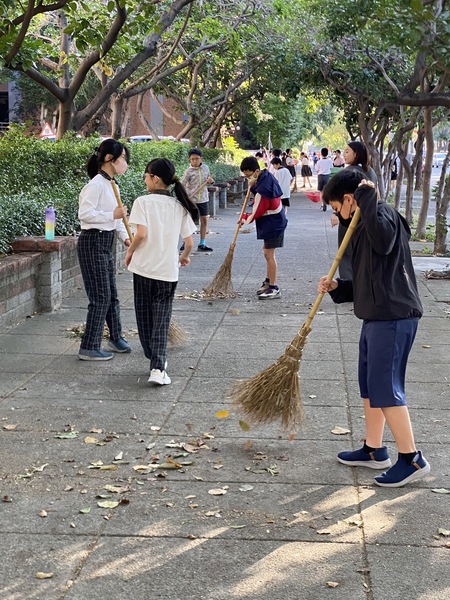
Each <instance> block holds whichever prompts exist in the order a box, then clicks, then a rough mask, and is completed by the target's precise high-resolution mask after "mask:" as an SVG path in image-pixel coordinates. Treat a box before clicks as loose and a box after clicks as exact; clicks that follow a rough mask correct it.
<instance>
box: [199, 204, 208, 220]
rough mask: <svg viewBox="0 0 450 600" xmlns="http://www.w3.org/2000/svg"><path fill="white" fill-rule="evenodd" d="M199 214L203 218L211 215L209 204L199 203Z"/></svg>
mask: <svg viewBox="0 0 450 600" xmlns="http://www.w3.org/2000/svg"><path fill="white" fill-rule="evenodd" d="M196 206H197V208H198V214H199V215H200V216H201V217H207V216H208V215H209V202H199V203H198V204H197V205H196Z"/></svg>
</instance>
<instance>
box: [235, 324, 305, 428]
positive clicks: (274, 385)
mask: <svg viewBox="0 0 450 600" xmlns="http://www.w3.org/2000/svg"><path fill="white" fill-rule="evenodd" d="M309 332H310V329H309V327H305V326H303V327H302V329H301V330H300V332H299V333H298V334H297V336H296V337H295V338H294V339H293V340H292V342H291V343H290V344H289V346H288V347H287V348H286V351H285V353H284V354H283V355H282V356H280V358H279V359H278V360H277V361H276V362H275V363H274V364H273V365H271V366H270V367H268V368H267V369H264V371H261V372H260V373H258V374H257V375H255V376H254V377H252V378H251V379H248V380H247V381H238V382H237V383H236V384H235V385H234V386H233V388H232V390H231V393H230V397H231V399H232V401H233V404H234V405H235V406H236V407H237V409H238V412H240V413H241V414H243V415H244V417H245V418H246V419H247V420H248V421H249V423H250V424H252V425H265V424H268V423H273V422H275V421H278V420H280V421H281V427H282V429H283V430H284V431H288V432H289V433H295V432H296V431H297V430H298V428H299V427H300V426H301V424H302V423H303V403H302V399H301V395H300V383H299V376H298V371H299V367H300V360H301V357H302V353H303V348H304V346H305V343H306V338H307V336H308V333H309Z"/></svg>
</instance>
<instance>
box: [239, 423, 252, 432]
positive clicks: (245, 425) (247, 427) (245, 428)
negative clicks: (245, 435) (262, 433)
mask: <svg viewBox="0 0 450 600" xmlns="http://www.w3.org/2000/svg"><path fill="white" fill-rule="evenodd" d="M239 427H240V428H241V429H242V431H246V432H247V431H250V425H249V424H248V423H247V422H246V421H239Z"/></svg>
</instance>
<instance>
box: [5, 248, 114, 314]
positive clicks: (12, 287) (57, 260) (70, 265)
mask: <svg viewBox="0 0 450 600" xmlns="http://www.w3.org/2000/svg"><path fill="white" fill-rule="evenodd" d="M77 241H78V238H76V237H56V238H55V240H54V241H52V242H49V241H47V240H45V239H44V238H43V237H23V238H18V239H16V240H15V241H14V242H13V244H12V248H13V251H14V254H11V255H8V256H5V257H3V258H0V325H4V324H8V323H12V322H14V321H18V320H20V319H23V318H25V317H27V316H29V315H32V314H33V313H36V312H51V311H52V310H56V309H58V308H60V307H61V303H62V299H63V296H64V295H67V294H70V292H71V291H73V290H74V289H76V288H79V287H82V286H83V282H82V279H81V273H80V267H79V264H78V257H77ZM124 255H125V252H124V246H123V244H122V242H120V241H119V242H118V244H117V246H116V265H119V264H120V265H123V258H124Z"/></svg>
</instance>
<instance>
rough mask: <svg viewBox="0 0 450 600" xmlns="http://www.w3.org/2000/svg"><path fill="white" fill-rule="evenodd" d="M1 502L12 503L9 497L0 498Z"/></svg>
mask: <svg viewBox="0 0 450 600" xmlns="http://www.w3.org/2000/svg"><path fill="white" fill-rule="evenodd" d="M2 502H12V498H11V496H2Z"/></svg>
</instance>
